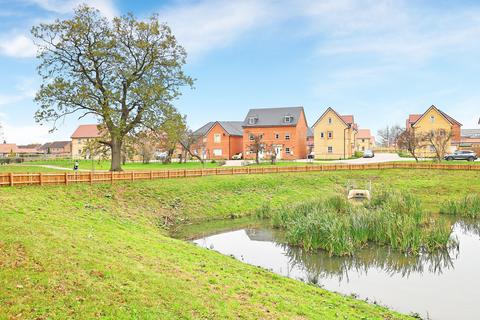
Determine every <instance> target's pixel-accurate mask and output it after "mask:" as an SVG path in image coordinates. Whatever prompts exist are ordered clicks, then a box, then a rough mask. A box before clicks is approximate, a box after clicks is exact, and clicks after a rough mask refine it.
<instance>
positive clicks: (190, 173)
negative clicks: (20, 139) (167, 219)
mask: <svg viewBox="0 0 480 320" xmlns="http://www.w3.org/2000/svg"><path fill="white" fill-rule="evenodd" d="M379 169H380V170H381V169H438V170H475V171H480V165H469V164H458V165H454V164H440V163H438V164H436V163H429V164H426V163H407V162H405V163H371V164H321V165H312V164H308V165H304V166H288V167H287V166H285V167H283V166H272V167H248V166H247V167H230V168H213V169H182V170H158V171H124V172H61V173H13V172H10V173H0V186H24V185H58V184H65V185H67V184H71V183H80V182H82V183H90V184H92V183H98V182H103V183H113V182H115V181H136V180H154V179H173V178H188V177H203V176H220V175H238V174H263V173H285V172H318V171H336V170H379Z"/></svg>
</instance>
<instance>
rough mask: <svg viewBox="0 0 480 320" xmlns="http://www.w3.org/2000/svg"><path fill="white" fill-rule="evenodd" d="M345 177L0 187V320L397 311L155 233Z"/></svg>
mask: <svg viewBox="0 0 480 320" xmlns="http://www.w3.org/2000/svg"><path fill="white" fill-rule="evenodd" d="M344 178H346V176H344V177H337V176H336V175H332V174H314V175H312V174H310V175H308V174H284V175H258V176H242V177H235V179H232V177H208V178H204V179H178V180H165V181H161V180H159V181H145V182H138V183H118V184H114V185H113V186H111V185H93V186H89V185H69V186H50V187H42V188H38V187H25V188H1V189H0V202H1V203H2V206H1V208H0V284H1V285H0V318H15V317H17V318H54V319H65V318H77V319H85V318H95V317H99V318H108V319H132V318H137V319H238V318H244V319H259V318H261V319H338V318H342V319H358V318H367V319H402V318H407V317H405V316H402V315H399V314H396V313H394V312H391V311H388V310H386V309H385V308H382V307H378V306H374V305H370V304H367V303H365V302H361V301H357V300H354V299H352V298H349V297H344V296H340V295H337V294H333V293H330V292H327V291H325V290H322V289H320V288H317V287H314V286H309V285H306V284H303V283H301V282H298V281H295V280H291V279H287V278H283V277H280V276H277V275H275V274H272V273H270V272H267V271H264V270H261V269H259V268H256V267H253V266H249V265H246V264H243V263H241V262H239V261H236V260H235V259H232V258H230V257H226V256H222V255H220V254H218V253H215V252H212V251H208V250H204V249H200V248H197V247H196V246H194V245H192V244H190V243H187V242H183V241H179V240H175V239H172V238H169V237H167V236H166V234H167V230H166V229H165V227H166V226H168V225H170V224H171V222H172V221H175V222H180V221H184V220H185V219H187V218H188V219H194V218H197V219H205V218H217V217H225V216H229V215H241V214H246V213H249V212H253V211H254V210H256V208H258V206H259V205H261V204H262V203H264V201H266V200H271V202H272V204H274V205H275V204H277V205H279V204H281V203H282V202H285V201H298V200H301V199H302V197H301V196H300V195H301V193H302V192H303V193H307V195H305V196H303V198H306V197H307V196H308V195H312V194H314V193H318V192H319V191H324V192H327V191H328V190H331V189H332V187H334V186H338V185H339V184H341V179H344ZM337 179H339V180H337ZM382 179H383V178H382Z"/></svg>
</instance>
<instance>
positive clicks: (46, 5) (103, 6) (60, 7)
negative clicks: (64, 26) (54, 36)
mask: <svg viewBox="0 0 480 320" xmlns="http://www.w3.org/2000/svg"><path fill="white" fill-rule="evenodd" d="M28 1H29V2H31V3H34V4H36V5H38V6H40V7H41V8H43V9H45V10H47V11H51V12H56V13H59V14H67V13H70V12H72V11H73V9H75V8H76V7H77V6H79V5H81V4H86V5H88V6H91V7H94V8H97V9H98V10H100V12H101V13H102V14H103V15H104V16H106V17H107V18H113V17H115V16H117V15H118V11H117V9H116V8H115V5H114V4H113V1H112V0H28Z"/></svg>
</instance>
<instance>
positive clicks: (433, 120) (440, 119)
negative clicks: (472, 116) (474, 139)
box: [406, 105, 462, 157]
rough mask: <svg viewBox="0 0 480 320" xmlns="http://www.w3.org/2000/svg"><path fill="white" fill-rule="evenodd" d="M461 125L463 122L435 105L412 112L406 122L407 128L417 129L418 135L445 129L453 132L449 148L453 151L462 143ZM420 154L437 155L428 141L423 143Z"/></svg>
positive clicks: (446, 131)
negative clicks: (422, 110) (418, 111)
mask: <svg viewBox="0 0 480 320" xmlns="http://www.w3.org/2000/svg"><path fill="white" fill-rule="evenodd" d="M461 127H462V124H461V123H460V122H458V121H457V120H455V119H454V118H452V117H451V116H449V115H448V114H446V113H445V112H443V111H441V110H440V109H438V108H437V107H435V106H434V105H432V106H431V107H430V108H428V109H427V110H426V111H425V112H424V113H422V114H411V115H409V116H408V119H407V122H406V128H407V130H415V134H416V135H418V136H425V135H426V134H428V133H430V132H432V131H437V130H443V131H444V132H445V133H449V132H451V133H452V138H451V139H450V141H449V146H448V147H449V149H450V151H453V150H454V149H457V148H458V146H459V145H460V143H461ZM418 154H419V156H423V157H431V156H434V155H435V148H434V147H433V145H429V144H428V143H427V142H425V143H424V144H423V146H422V147H421V148H420V150H419V152H418Z"/></svg>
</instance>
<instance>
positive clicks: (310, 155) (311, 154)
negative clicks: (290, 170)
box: [307, 152, 315, 160]
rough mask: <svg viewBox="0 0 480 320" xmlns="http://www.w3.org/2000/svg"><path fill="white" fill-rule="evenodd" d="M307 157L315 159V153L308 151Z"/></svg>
mask: <svg viewBox="0 0 480 320" xmlns="http://www.w3.org/2000/svg"><path fill="white" fill-rule="evenodd" d="M307 159H310V160H313V159H315V153H313V152H310V153H309V154H308V155H307Z"/></svg>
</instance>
